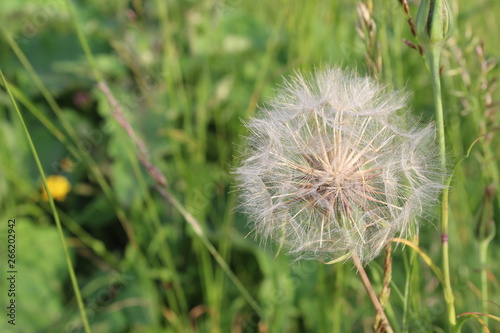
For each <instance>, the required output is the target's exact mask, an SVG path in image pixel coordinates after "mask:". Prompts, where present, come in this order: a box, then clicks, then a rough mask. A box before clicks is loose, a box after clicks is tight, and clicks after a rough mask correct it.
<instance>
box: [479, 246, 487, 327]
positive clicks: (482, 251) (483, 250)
mask: <svg viewBox="0 0 500 333" xmlns="http://www.w3.org/2000/svg"><path fill="white" fill-rule="evenodd" d="M488 245H489V241H486V240H483V241H481V242H479V262H480V263H481V297H482V299H483V301H482V306H483V308H482V311H483V313H488V297H489V296H488V269H487V266H486V265H487V264H488ZM483 320H484V323H485V325H486V326H488V317H484V318H483Z"/></svg>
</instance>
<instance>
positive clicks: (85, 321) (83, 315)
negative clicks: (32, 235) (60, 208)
mask: <svg viewBox="0 0 500 333" xmlns="http://www.w3.org/2000/svg"><path fill="white" fill-rule="evenodd" d="M0 79H1V80H2V82H3V85H4V87H5V90H6V91H7V94H8V95H9V98H10V100H11V102H12V105H13V107H14V109H15V110H16V113H17V115H18V117H19V120H20V121H21V125H22V126H23V129H24V134H25V135H26V138H27V139H28V144H29V146H30V149H31V152H32V154H33V157H34V158H35V162H36V166H37V167H38V171H39V172H40V176H41V177H42V181H43V186H44V187H45V192H46V193H47V196H48V198H49V204H50V209H51V210H52V214H53V215H54V220H55V223H56V227H57V231H58V233H59V238H60V239H61V243H62V246H63V249H64V255H65V257H66V264H67V265H68V272H69V276H70V279H71V284H72V286H73V290H74V292H75V296H76V302H77V304H78V308H79V310H80V316H81V318H82V322H83V327H84V328H85V332H86V333H90V332H91V331H90V325H89V322H88V319H87V314H86V312H85V306H84V304H83V300H82V295H81V293H80V287H79V286H78V281H77V279H76V274H75V269H74V268H73V263H72V262H71V257H70V255H69V250H68V244H67V243H66V238H65V237H64V232H63V229H62V225H61V221H60V220H59V214H58V213H57V209H56V206H55V204H54V199H53V198H52V194H51V193H50V189H49V186H48V185H47V180H46V177H45V171H43V167H42V163H41V162H40V158H39V157H38V153H37V152H36V148H35V145H34V144H33V140H31V135H30V133H29V131H28V127H27V126H26V123H25V122H24V118H23V115H22V114H21V111H20V110H19V108H18V107H17V103H16V100H15V99H14V96H13V95H12V92H11V91H10V89H9V85H8V83H7V80H5V77H4V75H3V72H2V71H1V70H0Z"/></svg>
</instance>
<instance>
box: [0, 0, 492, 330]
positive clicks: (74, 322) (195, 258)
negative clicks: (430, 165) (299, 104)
mask: <svg viewBox="0 0 500 333" xmlns="http://www.w3.org/2000/svg"><path fill="white" fill-rule="evenodd" d="M356 3H357V2H356V1H349V2H347V1H339V0H332V1H308V2H301V1H262V0H258V1H245V0H226V1H215V0H214V1H210V0H199V1H180V0H178V1H169V2H166V1H160V0H157V1H138V0H134V1H130V2H126V1H118V0H114V1H108V2H100V1H91V0H89V1H80V2H76V1H72V2H71V4H72V8H73V10H74V15H72V14H70V11H68V8H67V7H66V3H65V1H62V0H54V1H47V2H41V1H33V0H32V1H4V2H2V4H0V13H1V14H0V15H1V20H0V22H2V23H1V26H2V28H1V31H0V35H1V37H0V54H2V57H1V58H0V69H1V70H2V72H3V73H4V75H5V77H6V80H7V82H8V86H9V88H10V90H11V92H12V95H13V97H14V99H15V101H16V103H17V105H18V106H19V110H20V112H21V114H22V116H23V118H24V121H25V122H26V125H27V128H28V131H29V134H30V136H31V138H32V139H33V142H34V147H35V148H36V152H37V154H38V156H39V157H40V162H41V166H42V167H43V170H44V172H45V174H46V175H47V176H50V175H55V174H62V175H64V176H65V177H67V178H68V180H69V181H70V182H71V184H72V190H71V192H70V193H69V194H68V196H67V198H66V199H65V200H64V201H58V202H56V207H57V210H58V215H59V218H60V222H61V224H62V229H63V232H64V235H65V239H66V243H67V244H68V250H69V257H68V258H69V259H70V260H71V261H72V263H73V266H74V268H75V273H76V278H77V280H78V285H79V288H80V290H81V294H82V299H83V303H84V307H85V310H86V315H87V318H88V321H89V325H90V328H91V331H92V332H210V333H216V332H271V333H274V332H339V333H341V332H364V331H366V332H370V331H371V330H372V329H371V326H372V323H373V320H374V317H375V310H374V309H373V307H372V306H371V303H370V301H369V299H368V296H367V295H366V292H365V290H364V289H363V287H362V285H361V282H360V281H359V278H358V277H357V274H356V271H355V270H354V269H353V267H352V264H351V263H350V262H347V263H345V264H341V263H340V264H335V265H323V264H321V263H318V262H314V261H299V262H293V258H290V257H288V256H287V255H286V254H285V251H281V252H280V253H279V254H278V255H276V253H277V246H276V245H275V244H271V243H267V244H262V243H261V240H259V239H254V237H253V234H250V235H249V233H250V232H251V228H250V227H249V226H248V225H247V218H246V216H244V215H242V214H241V213H239V212H238V210H237V208H236V206H237V203H238V201H237V192H236V191H235V190H236V186H235V184H234V181H233V176H232V173H231V171H232V170H233V168H234V165H235V160H236V159H235V157H236V156H238V148H237V147H238V146H239V145H240V143H241V136H242V135H244V134H245V129H244V126H243V125H242V121H243V120H245V119H248V117H250V116H252V115H253V114H254V113H255V112H257V110H258V108H259V107H260V106H263V105H265V103H266V101H268V100H270V99H271V98H272V97H273V96H274V94H275V91H274V88H276V87H277V86H279V85H280V84H282V83H283V77H286V76H288V75H289V74H292V73H293V72H294V71H295V70H296V69H300V70H301V71H304V72H308V71H313V70H314V69H315V68H324V67H326V66H328V65H338V66H342V67H345V68H353V69H356V70H357V71H358V72H360V73H362V74H366V75H369V74H370V67H369V65H367V62H366V59H365V54H366V53H367V50H366V47H365V45H366V44H365V43H364V42H363V41H362V40H361V39H360V37H359V36H358V34H357V32H356V21H357V16H356V15H357V14H356ZM452 5H453V8H454V9H455V14H456V31H455V33H454V35H453V39H452V40H450V41H449V42H448V43H447V44H446V45H445V49H444V51H443V57H442V60H441V61H442V64H443V65H444V71H443V76H442V78H443V80H442V89H443V106H444V120H445V130H446V136H447V147H448V151H449V153H448V160H449V162H450V163H451V164H452V165H455V164H456V163H457V162H458V161H460V160H461V159H462V158H464V157H465V156H466V155H467V153H468V150H469V148H470V147H471V145H472V144H473V143H475V144H474V146H473V147H472V149H471V150H470V154H469V156H468V157H467V158H465V159H463V160H461V162H460V163H458V165H457V167H456V168H455V169H454V170H455V172H454V178H453V181H452V184H451V186H452V187H451V191H450V265H451V267H450V273H451V274H450V275H451V285H452V288H453V292H454V295H455V308H456V311H457V315H459V314H462V313H465V312H483V311H484V310H483V309H484V307H485V306H487V307H488V309H487V311H488V313H489V314H491V315H493V316H497V317H500V282H499V277H500V267H499V266H498V265H497V264H496V263H497V262H498V261H499V260H500V255H499V253H500V251H499V250H500V242H499V241H498V237H496V238H494V239H493V240H491V242H490V243H489V245H488V246H486V241H485V240H484V239H485V238H486V236H487V235H485V233H486V234H487V233H488V232H491V231H489V230H491V227H490V228H485V229H482V230H483V232H482V235H483V238H478V237H477V236H476V233H475V230H476V227H477V224H478V221H483V222H485V221H486V222H487V221H488V220H489V218H488V216H491V214H493V216H494V221H495V222H494V223H495V224H496V226H497V229H498V221H499V216H500V195H498V194H497V195H496V196H495V197H494V198H493V199H491V200H490V199H489V198H488V197H485V196H484V195H483V193H484V191H485V188H486V187H488V186H492V187H493V188H494V189H495V190H496V192H497V193H498V192H499V191H500V173H499V167H500V165H499V158H498V156H500V144H499V143H500V140H499V132H498V129H499V126H500V112H499V111H498V107H497V106H496V105H495V104H494V101H496V100H498V98H499V94H498V92H497V91H496V90H494V87H495V85H496V82H495V81H494V78H495V77H496V76H497V75H498V68H497V67H496V66H495V64H496V60H497V59H498V58H499V57H500V49H499V48H498V47H497V45H499V44H500V35H499V34H497V31H498V30H499V23H498V20H499V19H500V3H497V2H495V1H480V2H472V1H465V0H460V1H453V2H452ZM410 9H411V12H412V15H413V16H414V17H415V16H416V12H417V7H416V6H415V5H414V4H412V5H411V6H410ZM372 18H373V20H374V22H375V23H376V31H375V37H374V38H375V40H376V45H377V48H378V49H377V50H378V51H376V52H378V54H380V59H381V63H382V70H381V71H380V72H379V73H378V76H379V78H380V80H381V82H383V83H384V84H385V85H387V86H389V87H392V88H395V89H406V90H407V91H408V92H409V93H410V97H409V104H410V106H411V109H412V112H413V113H414V114H416V115H417V116H418V117H421V118H422V120H423V121H431V120H433V119H434V116H433V114H434V102H433V99H432V86H431V79H430V74H429V71H428V70H427V69H426V65H425V61H424V58H423V57H422V56H421V55H420V54H419V53H418V52H417V51H415V50H412V49H410V48H409V47H408V46H406V45H405V44H404V43H403V41H402V40H403V38H405V39H408V40H410V41H412V42H413V43H417V41H416V40H415V39H414V38H413V37H412V35H411V33H410V29H409V26H408V24H407V22H406V17H405V14H404V12H403V10H402V8H401V6H400V4H399V3H398V1H392V0H391V1H389V0H386V1H377V2H375V3H374V8H373V17H372ZM75 27H79V28H80V29H81V35H80V36H79V35H78V32H77V29H76V28H75ZM84 40H86V41H87V42H88V46H89V49H88V51H89V53H87V54H86V53H85V51H84V49H83V48H82V41H84ZM83 45H84V42H83ZM481 45H484V48H483V49H484V57H483V58H481V57H482V56H481V54H480V53H479V54H478V51H480V50H481V49H480V46H481ZM89 59H94V62H93V63H92V62H91V61H89ZM101 78H103V79H104V80H105V81H106V82H107V84H108V86H109V88H110V90H111V92H112V94H113V96H114V97H115V98H116V99H117V100H118V102H119V103H120V104H121V106H122V108H123V112H124V114H125V117H126V119H127V120H128V122H129V123H130V125H131V126H132V128H133V129H134V131H135V133H136V134H137V136H138V137H139V138H141V139H142V140H143V141H144V143H145V145H146V146H147V150H148V156H147V158H148V159H149V160H150V161H151V163H152V164H154V165H156V166H157V167H158V168H159V170H160V171H161V172H162V173H163V174H164V175H165V177H166V179H167V181H168V187H167V190H168V192H169V194H170V195H171V198H170V200H166V199H165V198H164V197H163V196H162V195H161V194H160V193H159V192H158V191H157V190H156V188H155V181H154V179H153V178H152V177H150V175H149V174H148V171H147V170H146V168H144V167H143V165H142V164H141V161H140V159H139V158H138V157H137V156H138V154H137V152H138V149H137V147H136V145H135V144H134V142H133V140H131V138H130V137H129V135H127V133H126V132H125V131H124V130H123V129H122V128H121V127H120V126H119V124H118V123H117V122H116V120H115V118H114V117H113V115H112V111H113V110H112V108H111V107H110V104H109V100H108V98H107V97H106V96H105V95H104V94H103V93H102V91H101V90H99V88H98V80H100V79H101ZM490 95H491V96H490ZM490 98H491V102H490ZM486 133H488V135H486V136H482V137H481V138H480V139H478V138H479V137H480V136H481V135H483V134H486ZM476 139H478V140H477V141H476ZM63 160H65V161H71V162H72V165H73V167H72V168H70V169H63V168H62V167H61V162H62V161H63ZM0 161H1V163H0V305H1V307H2V308H3V309H5V307H6V306H7V304H8V303H7V302H8V301H9V297H8V296H7V293H6V292H5V290H6V287H8V286H7V280H6V277H7V266H6V265H7V252H6V249H7V229H8V228H7V221H8V220H9V219H14V218H15V219H16V223H17V229H16V237H17V238H16V239H17V248H16V249H17V252H16V255H17V271H18V274H17V286H16V289H17V293H16V304H17V319H16V326H12V325H9V324H8V323H7V320H8V318H7V317H6V316H5V314H4V315H3V316H2V318H3V319H2V320H0V329H1V330H2V331H7V332H76V331H80V330H81V331H83V324H82V316H81V315H80V312H79V310H78V304H77V300H76V297H75V293H74V291H73V287H72V285H71V280H70V274H69V271H68V268H67V265H66V261H65V260H66V259H67V258H66V257H65V255H64V248H63V246H62V243H61V240H60V239H59V238H58V232H57V227H56V224H55V222H54V214H53V212H52V211H51V209H50V205H49V203H48V202H46V201H44V200H43V199H42V196H41V193H42V190H41V188H42V177H41V176H40V173H39V171H38V169H37V166H36V163H35V160H34V159H33V155H32V153H31V151H30V146H29V144H28V141H27V139H26V135H25V133H24V132H23V127H22V124H21V122H20V120H19V118H18V117H17V115H16V112H15V109H14V107H13V104H12V102H11V100H10V99H9V96H8V94H7V91H6V87H5V86H4V85H2V89H0ZM488 214H490V215H488ZM435 215H436V218H435V219H434V220H432V221H430V222H425V221H424V222H423V223H422V224H421V229H420V233H419V240H418V241H419V246H420V248H421V249H422V250H423V251H424V252H425V253H427V254H428V256H429V257H430V258H431V259H432V261H433V262H434V263H435V264H436V265H437V266H440V265H441V259H440V258H441V246H440V244H441V239H440V228H439V225H440V224H439V219H438V217H437V216H438V215H439V214H438V213H437V212H436V214H435ZM198 223H199V225H200V229H196V225H197V224H198ZM193 226H195V228H193ZM481 239H483V240H481ZM392 255H393V267H392V270H393V275H392V281H391V283H390V288H391V295H390V298H389V302H388V305H387V306H386V313H387V315H388V317H389V320H390V322H391V324H392V327H393V329H394V330H395V332H431V331H435V332H447V331H448V328H447V322H448V319H447V314H446V308H445V302H444V298H443V291H442V286H441V284H440V282H439V279H438V277H437V276H436V274H434V272H433V271H432V270H431V268H429V266H428V265H427V264H426V263H425V262H423V261H422V260H421V259H420V257H419V256H418V255H416V254H415V252H413V251H412V250H411V249H410V248H409V247H408V246H406V247H404V246H402V245H399V246H393V254H392ZM367 271H368V275H369V277H370V279H371V280H372V283H373V285H374V288H375V289H376V290H377V291H379V290H380V289H381V287H382V284H383V273H384V258H383V255H381V256H380V257H379V258H378V259H376V260H375V261H374V262H372V263H370V265H369V266H368V267H367ZM485 282H486V283H485ZM486 286H487V288H486ZM486 292H487V294H488V296H487V299H488V300H490V301H491V302H483V300H482V296H481V295H482V294H485V293H486ZM4 312H5V311H4ZM481 320H483V321H484V320H485V317H482V319H481ZM488 326H489V329H490V331H491V332H500V323H498V322H497V321H496V320H495V319H494V318H490V319H489V320H488ZM481 330H482V328H481V325H480V323H479V321H477V320H475V319H471V320H468V321H466V322H465V324H464V326H463V330H462V331H463V332H480V331H481Z"/></svg>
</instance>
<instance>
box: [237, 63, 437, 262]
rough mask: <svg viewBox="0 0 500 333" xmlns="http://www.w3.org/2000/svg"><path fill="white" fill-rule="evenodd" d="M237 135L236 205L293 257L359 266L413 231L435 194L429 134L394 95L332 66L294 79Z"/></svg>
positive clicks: (434, 161)
mask: <svg viewBox="0 0 500 333" xmlns="http://www.w3.org/2000/svg"><path fill="white" fill-rule="evenodd" d="M247 128H248V129H249V133H250V134H249V135H248V136H247V138H246V146H245V149H244V151H243V154H242V162H241V165H240V166H239V167H238V169H237V170H236V176H237V180H238V182H239V187H240V193H241V207H242V208H243V209H244V211H246V212H247V213H248V214H249V216H250V220H251V221H252V223H253V229H254V231H255V233H256V235H261V236H263V237H264V238H265V239H267V238H271V239H274V240H275V241H277V242H278V243H279V244H280V245H281V246H284V247H286V248H288V249H289V253H290V254H292V255H295V257H297V258H305V259H318V260H323V261H331V260H335V259H338V258H344V259H348V258H350V257H351V256H352V255H357V256H358V258H360V260H361V261H363V262H364V263H367V262H369V261H370V260H372V259H373V258H375V257H376V256H377V255H378V254H379V253H380V251H381V250H382V249H383V248H384V246H385V245H386V244H387V243H388V242H389V241H390V239H391V238H393V237H394V236H395V235H398V236H401V237H408V236H410V235H411V234H412V233H413V232H415V231H416V230H417V228H416V227H417V225H416V224H415V223H416V222H417V221H418V220H419V219H421V218H422V217H425V214H426V212H428V208H429V207H431V206H432V205H433V203H435V202H436V201H437V198H438V195H439V192H440V191H441V190H442V188H443V185H442V182H441V179H442V177H443V173H442V172H444V170H443V171H441V170H439V167H438V164H439V163H438V161H439V160H438V158H437V157H438V150H437V147H436V145H435V143H434V137H435V134H434V133H435V129H434V127H433V126H432V125H428V126H426V127H422V126H420V125H419V124H418V123H417V122H416V121H415V120H414V119H413V118H412V117H411V116H410V115H409V111H408V110H407V109H406V107H405V98H404V95H402V94H401V93H396V92H387V91H385V90H384V89H382V88H381V87H380V86H379V85H378V84H377V83H376V82H375V81H373V80H372V79H370V78H364V77H358V76H356V75H355V74H352V73H348V72H344V71H342V70H341V69H337V68H331V69H328V70H326V71H323V72H317V73H316V75H315V77H314V78H313V79H311V80H310V81H308V80H306V79H305V78H304V77H303V76H302V75H300V74H297V75H296V76H295V78H293V79H292V80H291V81H288V82H286V83H285V86H284V87H283V88H282V89H281V90H280V91H279V93H278V96H277V97H276V99H275V100H273V101H272V102H271V103H270V105H269V107H268V108H265V109H263V110H260V114H259V115H258V117H256V118H254V119H251V120H250V121H249V122H248V123H247Z"/></svg>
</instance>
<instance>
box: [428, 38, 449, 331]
mask: <svg viewBox="0 0 500 333" xmlns="http://www.w3.org/2000/svg"><path fill="white" fill-rule="evenodd" d="M426 56H427V61H428V63H429V67H430V71H431V78H432V90H433V92H434V106H435V109H436V121H437V127H438V139H439V148H440V153H441V168H442V169H443V170H446V139H445V131H444V116H443V102H442V99H441V80H440V75H439V59H440V56H441V47H431V48H429V49H428V50H427V51H426ZM443 180H445V179H443ZM448 198H449V187H448V186H447V187H445V188H444V190H443V194H442V197H441V244H442V265H443V278H444V285H443V289H444V298H445V302H446V308H447V312H448V322H449V324H450V326H451V327H452V328H453V327H454V326H455V324H456V318H455V300H454V296H453V291H452V289H451V282H450V261H449V246H448V234H449V225H448Z"/></svg>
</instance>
